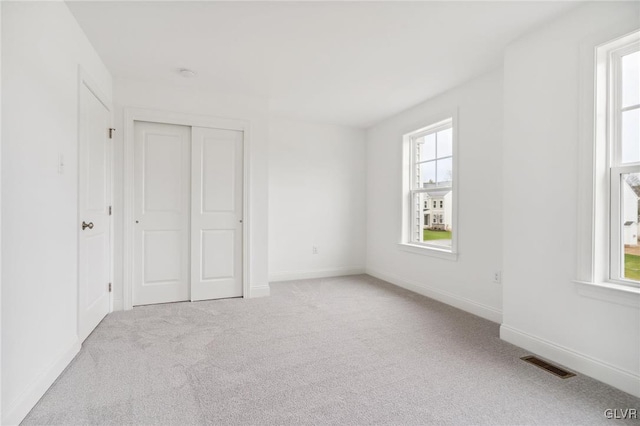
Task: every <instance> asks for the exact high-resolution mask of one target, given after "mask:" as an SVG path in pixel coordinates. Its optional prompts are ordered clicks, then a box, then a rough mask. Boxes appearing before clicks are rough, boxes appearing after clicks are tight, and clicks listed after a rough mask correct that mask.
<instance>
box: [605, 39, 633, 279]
mask: <svg viewBox="0 0 640 426" xmlns="http://www.w3.org/2000/svg"><path fill="white" fill-rule="evenodd" d="M607 47H608V48H607ZM601 53H604V56H605V57H604V61H605V62H606V67H607V75H608V79H607V80H608V81H607V87H606V89H605V90H606V91H607V96H606V101H607V108H606V110H607V111H606V114H607V119H606V122H607V126H606V127H607V131H606V133H607V141H608V144H607V145H608V147H607V148H608V149H607V153H608V167H607V171H608V174H609V176H608V179H609V198H610V220H609V222H610V224H609V228H610V230H609V235H610V248H609V257H610V260H609V278H610V280H612V281H614V282H620V283H622V284H628V285H635V286H637V285H640V240H639V238H640V235H639V232H638V231H639V225H638V222H639V218H640V40H638V39H637V37H636V40H634V41H631V42H628V43H624V44H622V45H619V43H618V45H615V44H614V45H612V46H604V52H601ZM603 84H604V83H603Z"/></svg>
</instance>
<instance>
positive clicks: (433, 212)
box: [411, 191, 453, 248]
mask: <svg viewBox="0 0 640 426" xmlns="http://www.w3.org/2000/svg"><path fill="white" fill-rule="evenodd" d="M452 200H453V192H452V191H446V192H443V191H436V192H434V193H433V194H425V193H419V194H414V195H413V204H412V205H413V206H414V209H415V211H414V218H415V222H414V223H413V229H412V232H411V234H412V237H411V238H412V241H414V242H418V243H427V244H432V245H435V246H440V247H442V248H451V235H452V232H453V229H452V226H451V220H452V214H451V213H452V210H451V203H452ZM441 203H442V204H441ZM440 205H442V206H443V208H436V207H435V206H440Z"/></svg>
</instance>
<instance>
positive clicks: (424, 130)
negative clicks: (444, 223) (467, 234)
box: [398, 109, 459, 261]
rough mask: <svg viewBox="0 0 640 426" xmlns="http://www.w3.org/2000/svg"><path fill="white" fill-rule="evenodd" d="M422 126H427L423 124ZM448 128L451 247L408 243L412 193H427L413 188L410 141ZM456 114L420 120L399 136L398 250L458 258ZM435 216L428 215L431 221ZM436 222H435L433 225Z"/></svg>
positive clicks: (442, 257) (439, 115)
mask: <svg viewBox="0 0 640 426" xmlns="http://www.w3.org/2000/svg"><path fill="white" fill-rule="evenodd" d="M425 123H429V124H427V125H425ZM449 127H451V130H452V168H453V170H452V179H453V182H452V185H451V190H452V192H453V193H452V206H451V207H452V214H451V228H452V233H451V234H452V235H451V247H443V246H440V245H436V244H429V243H425V242H416V241H413V240H412V237H411V232H412V227H413V224H414V223H415V220H416V218H415V212H414V210H415V209H414V208H413V207H414V206H413V202H412V200H413V194H415V193H417V192H427V190H421V189H415V188H414V186H413V179H414V175H415V173H414V170H413V169H414V167H413V166H414V165H415V162H414V159H413V155H414V150H413V149H412V148H413V140H414V139H417V138H419V137H421V136H424V135H426V134H430V133H434V132H435V131H439V130H443V129H446V128H449ZM458 156H459V153H458V112H457V109H454V110H451V111H447V112H443V113H441V114H438V115H435V116H433V117H431V119H429V120H425V121H423V123H422V124H418V125H415V126H413V127H412V128H408V129H407V131H406V132H405V133H404V135H403V137H402V192H401V194H402V209H401V212H402V217H401V220H400V223H401V224H402V226H401V231H400V242H399V244H398V248H399V249H400V250H403V251H408V252H411V253H416V254H421V255H426V256H432V257H437V258H441V259H446V260H452V261H455V260H457V257H458V234H459V232H458V230H459V226H458V196H459V194H458V192H459V191H458V188H459V173H458ZM434 219H435V215H432V220H434ZM435 223H438V222H435Z"/></svg>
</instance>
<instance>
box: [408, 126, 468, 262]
mask: <svg viewBox="0 0 640 426" xmlns="http://www.w3.org/2000/svg"><path fill="white" fill-rule="evenodd" d="M453 132H454V125H453V118H446V119H444V120H440V121H438V122H435V123H433V124H431V125H429V126H427V127H424V128H422V129H419V130H416V131H414V132H412V133H409V134H407V135H405V137H404V143H405V145H404V146H405V164H406V166H407V168H406V169H405V173H406V178H405V179H404V182H405V189H406V192H405V194H406V197H407V198H406V199H405V200H406V201H405V202H406V203H407V204H406V205H407V206H408V208H406V209H404V211H405V214H406V217H405V223H406V224H408V226H405V227H404V231H403V232H406V235H405V236H404V237H403V241H404V244H405V245H411V246H413V247H417V248H424V249H432V250H435V251H438V252H451V253H453V252H455V244H454V241H455V239H454V236H455V232H456V229H455V217H456V216H455V211H454V206H455V203H454V202H453V200H454V198H453V197H454V191H455V187H454V185H455V179H454V176H455V161H454V153H455V135H454V133H453ZM425 205H429V206H432V207H433V209H435V210H428V209H424V208H423V206H425ZM427 210H428V211H427Z"/></svg>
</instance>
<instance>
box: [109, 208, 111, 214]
mask: <svg viewBox="0 0 640 426" xmlns="http://www.w3.org/2000/svg"><path fill="white" fill-rule="evenodd" d="M109 216H111V206H109Z"/></svg>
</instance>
